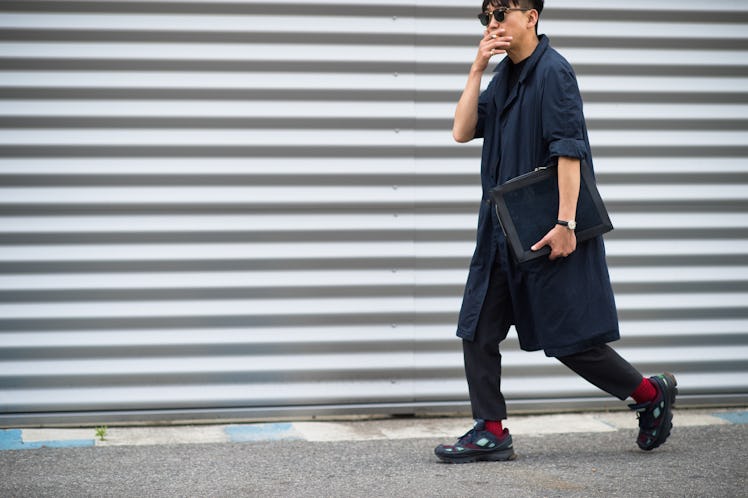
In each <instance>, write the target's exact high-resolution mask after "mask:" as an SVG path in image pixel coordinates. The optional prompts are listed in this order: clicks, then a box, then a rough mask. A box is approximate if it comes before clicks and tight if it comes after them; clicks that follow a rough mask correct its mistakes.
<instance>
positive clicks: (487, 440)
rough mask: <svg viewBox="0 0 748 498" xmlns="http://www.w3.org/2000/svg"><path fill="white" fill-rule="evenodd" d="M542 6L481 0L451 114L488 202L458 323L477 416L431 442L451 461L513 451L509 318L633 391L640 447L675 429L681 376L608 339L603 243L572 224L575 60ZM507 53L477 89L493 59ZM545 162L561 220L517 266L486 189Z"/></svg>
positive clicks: (577, 102)
mask: <svg viewBox="0 0 748 498" xmlns="http://www.w3.org/2000/svg"><path fill="white" fill-rule="evenodd" d="M542 11H543V0H484V2H483V5H482V9H481V14H480V15H479V16H478V18H479V19H480V21H481V23H482V24H483V25H484V26H486V31H485V34H484V36H483V39H482V40H481V42H480V46H479V49H478V54H477V55H476V58H475V61H474V62H473V64H472V66H471V69H470V73H469V75H468V81H467V84H466V86H465V90H464V91H463V93H462V96H461V97H460V100H459V102H458V104H457V109H456V111H455V119H454V126H453V130H452V133H453V136H454V138H455V140H457V141H458V142H468V141H470V140H472V139H474V138H483V150H482V159H481V183H482V187H483V202H482V203H481V208H480V212H479V216H478V233H477V242H476V249H475V253H474V254H473V258H472V261H471V263H470V272H469V275H468V280H467V285H466V287H465V294H464V297H463V302H462V309H461V310H460V317H459V324H458V330H457V335H458V336H459V337H461V338H462V340H463V353H464V361H465V374H466V377H467V382H468V388H469V392H470V403H471V408H472V413H473V418H474V419H475V420H476V423H475V426H474V427H473V428H472V429H471V430H469V431H468V432H467V433H466V434H465V435H463V436H462V437H461V438H459V440H458V441H457V443H455V444H452V445H439V446H438V447H437V448H436V449H435V453H436V455H437V457H438V458H439V459H440V460H442V461H445V462H453V463H466V462H474V461H479V460H497V461H498V460H511V459H513V458H514V457H515V454H514V449H513V446H512V437H511V435H510V434H509V431H508V429H505V428H504V427H503V425H502V420H505V419H506V418H507V412H506V403H505V400H504V397H503V395H502V393H501V388H500V384H501V354H500V352H499V344H500V343H501V342H502V341H503V340H504V339H505V338H506V335H507V332H508V330H509V327H510V326H511V325H515V328H516V330H517V334H518V336H519V342H520V346H521V347H522V349H524V350H528V351H536V350H541V349H542V350H543V351H544V352H545V354H546V355H547V356H551V357H556V358H558V360H559V361H561V362H562V363H563V364H565V365H566V366H567V367H569V368H570V369H572V370H573V371H574V372H576V373H577V374H578V375H580V376H582V377H583V378H585V379H586V380H588V381H589V382H591V383H592V384H594V385H595V386H597V387H599V388H600V389H602V390H604V391H606V392H608V393H609V394H611V395H613V396H616V397H618V398H619V399H621V400H625V399H627V398H629V397H631V398H633V399H634V402H635V404H633V405H630V406H631V407H632V409H634V410H636V411H637V412H638V414H639V429H640V430H639V436H638V438H637V444H638V445H639V447H640V448H642V449H644V450H652V449H654V448H656V447H658V446H660V445H661V444H662V443H664V442H665V440H666V439H667V437H668V436H669V435H670V431H671V428H672V405H673V404H674V403H675V396H676V394H677V388H676V381H675V377H674V376H673V375H672V374H669V373H665V374H662V375H658V376H654V377H650V378H644V377H642V375H641V374H640V373H639V372H638V371H637V370H636V369H635V368H634V367H633V366H631V364H629V363H628V362H627V361H626V360H624V359H623V358H621V357H620V356H619V355H618V354H617V353H616V352H615V351H614V350H613V349H612V348H611V347H610V346H608V344H607V343H609V342H611V341H615V340H617V339H619V331H618V317H617V313H616V308H615V301H614V298H613V290H612V287H611V284H610V278H609V276H608V269H607V263H606V261H605V248H604V245H603V240H602V238H601V237H597V238H594V239H591V240H588V241H586V242H583V243H580V244H577V240H576V237H575V233H574V228H575V226H576V222H575V215H576V207H577V200H578V195H579V185H580V162H581V160H585V161H586V163H587V164H589V165H590V167H592V157H591V153H590V144H589V139H588V137H587V128H586V124H585V120H584V115H583V113H582V100H581V96H580V93H579V88H578V86H577V81H576V76H575V74H574V71H573V69H572V67H571V65H570V64H569V63H568V62H567V61H566V60H565V59H564V58H563V57H562V56H561V55H560V54H559V53H558V52H556V51H555V50H554V49H553V48H551V47H550V43H549V40H548V38H547V37H546V36H544V35H538V33H537V26H538V20H539V18H540V15H541V13H542ZM503 53H506V54H507V57H505V58H504V59H503V60H502V61H501V62H500V63H499V65H498V67H497V69H496V74H495V76H494V77H493V79H492V80H491V83H490V84H489V85H488V88H487V89H486V90H485V91H483V92H481V91H480V84H481V77H482V75H483V73H484V72H485V70H486V68H487V66H488V62H489V59H490V58H491V57H492V56H494V55H496V54H503ZM549 164H557V166H558V167H557V170H558V189H559V206H558V221H557V224H556V225H555V226H554V228H553V229H551V230H550V231H549V232H548V233H547V235H545V236H544V237H543V238H542V239H541V240H539V241H538V242H537V243H536V244H535V245H534V246H533V247H532V250H539V249H540V248H542V247H545V246H548V247H550V249H551V252H550V255H549V257H548V258H538V259H535V260H531V261H529V262H526V263H523V264H521V265H518V264H517V263H515V262H514V261H513V259H512V255H511V254H510V249H509V247H508V244H507V241H506V238H505V237H504V234H503V232H502V230H501V227H500V225H499V221H498V218H497V216H496V214H495V212H494V209H493V208H492V205H491V201H490V191H491V189H493V188H494V187H495V186H496V185H501V184H503V183H505V182H506V181H507V180H510V179H511V178H514V177H516V176H519V175H521V174H524V173H528V172H530V171H532V170H534V169H535V168H536V167H538V166H547V165H549Z"/></svg>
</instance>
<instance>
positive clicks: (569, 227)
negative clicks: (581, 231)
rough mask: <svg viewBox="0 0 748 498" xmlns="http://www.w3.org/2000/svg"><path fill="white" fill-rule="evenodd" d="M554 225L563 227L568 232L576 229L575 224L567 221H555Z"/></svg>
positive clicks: (572, 221)
mask: <svg viewBox="0 0 748 498" xmlns="http://www.w3.org/2000/svg"><path fill="white" fill-rule="evenodd" d="M556 225H562V226H565V227H566V228H568V229H569V230H576V228H577V222H576V221H574V220H569V221H564V220H556Z"/></svg>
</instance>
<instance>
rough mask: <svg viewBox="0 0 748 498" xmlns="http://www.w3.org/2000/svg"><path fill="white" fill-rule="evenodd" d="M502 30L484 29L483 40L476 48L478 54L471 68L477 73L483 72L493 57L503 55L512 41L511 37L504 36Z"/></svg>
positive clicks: (503, 30)
mask: <svg viewBox="0 0 748 498" xmlns="http://www.w3.org/2000/svg"><path fill="white" fill-rule="evenodd" d="M505 32H506V30H505V29H503V28H498V29H490V30H489V29H486V31H485V32H484V33H483V39H482V40H481V41H480V45H479V46H478V54H477V55H476V56H475V62H473V68H474V69H476V70H478V71H481V72H483V71H485V70H486V66H488V60H489V59H490V58H491V57H493V56H494V55H499V54H505V53H506V49H507V48H509V44H510V43H511V41H512V37H511V36H505V35H504V33H505Z"/></svg>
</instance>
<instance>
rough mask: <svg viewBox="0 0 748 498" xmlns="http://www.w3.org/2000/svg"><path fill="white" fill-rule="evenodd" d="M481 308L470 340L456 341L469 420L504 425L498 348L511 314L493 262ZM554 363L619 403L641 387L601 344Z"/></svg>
mask: <svg viewBox="0 0 748 498" xmlns="http://www.w3.org/2000/svg"><path fill="white" fill-rule="evenodd" d="M497 259H498V258H497ZM483 303H484V304H483V308H482V309H481V313H480V317H479V318H478V325H477V328H476V332H475V337H474V339H473V340H472V341H467V340H463V341H462V347H463V355H464V361H465V376H466V378H467V383H468V389H469V392H470V405H471V408H472V412H473V418H475V419H483V420H504V419H506V418H507V410H506V401H505V399H504V395H503V394H502V393H501V353H500V343H501V342H502V341H503V340H504V339H505V338H506V336H507V333H508V332H509V327H510V326H511V324H512V322H513V314H512V302H511V296H510V295H509V287H508V285H507V278H506V274H505V273H504V272H503V270H502V269H501V266H500V264H499V263H498V261H497V262H496V264H494V267H493V269H492V271H491V279H490V285H489V288H488V293H487V294H486V298H485V299H484V301H483ZM557 359H558V360H559V361H560V362H561V363H563V364H564V365H566V366H567V367H568V368H570V369H571V370H573V371H574V372H575V373H577V374H578V375H579V376H581V377H582V378H584V379H585V380H587V381H588V382H590V383H591V384H593V385H595V386H597V387H598V388H600V389H602V390H603V391H605V392H607V393H609V394H611V395H613V396H615V397H617V398H619V399H621V400H625V399H626V398H628V397H629V396H630V395H631V393H633V392H634V391H635V390H636V388H637V387H638V386H639V384H640V383H641V381H642V375H641V373H639V371H638V370H636V369H635V368H634V367H633V366H632V365H631V364H630V363H629V362H627V361H626V360H625V359H623V358H622V357H621V356H620V355H619V354H618V353H616V352H615V350H614V349H613V348H611V347H610V346H608V345H607V344H601V345H598V346H594V347H591V348H590V349H587V350H585V351H582V352H580V353H575V354H572V355H569V356H563V357H558V358H557Z"/></svg>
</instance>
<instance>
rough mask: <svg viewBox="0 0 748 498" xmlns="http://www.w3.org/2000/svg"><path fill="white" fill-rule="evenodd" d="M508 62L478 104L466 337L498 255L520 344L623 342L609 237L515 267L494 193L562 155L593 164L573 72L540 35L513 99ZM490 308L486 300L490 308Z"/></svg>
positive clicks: (551, 348) (551, 346)
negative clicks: (476, 202)
mask: <svg viewBox="0 0 748 498" xmlns="http://www.w3.org/2000/svg"><path fill="white" fill-rule="evenodd" d="M510 64H511V61H510V60H509V58H508V57H506V58H504V60H502V61H501V62H500V63H499V65H498V67H497V69H496V74H495V76H494V78H493V79H492V81H491V83H490V84H489V86H488V88H487V89H486V90H485V91H483V92H482V93H481V96H480V98H479V103H478V116H479V118H478V126H477V129H476V133H475V136H476V138H481V137H482V138H483V139H484V140H483V152H482V160H481V184H482V187H483V202H481V206H480V211H479V214H478V233H477V241H476V248H475V253H474V254H473V258H472V261H471V263H470V272H469V275H468V280H467V285H466V287H465V294H464V297H463V301H462V309H461V310H460V317H459V323H458V329H457V335H458V336H459V337H462V338H463V339H466V340H469V341H472V340H473V338H474V336H475V330H476V326H477V322H478V317H479V315H480V311H481V308H482V306H483V305H484V299H485V296H486V291H487V289H488V286H489V276H490V274H491V268H492V265H493V264H494V261H495V259H496V258H499V259H500V264H501V265H502V269H503V270H504V271H505V272H506V274H507V276H508V281H509V291H510V295H511V298H512V308H513V309H512V310H508V311H510V312H512V313H513V317H514V321H513V323H514V325H515V328H516V330H517V334H518V336H519V341H520V346H521V348H522V349H524V350H527V351H536V350H540V349H542V350H544V351H545V354H546V355H548V356H566V355H569V354H574V353H578V352H581V351H584V350H586V349H588V348H589V347H591V346H594V345H598V344H602V343H606V342H610V341H614V340H617V339H618V338H619V332H618V317H617V314H616V306H615V301H614V298H613V290H612V288H611V284H610V278H609V276H608V268H607V264H606V261H605V248H604V245H603V240H602V237H597V238H595V239H592V240H590V241H587V242H584V243H579V244H577V249H576V251H574V252H573V253H572V254H571V255H569V256H568V257H567V258H560V259H557V260H555V261H550V260H549V259H548V258H545V257H543V258H537V259H535V260H532V261H530V262H526V263H523V264H521V265H518V264H516V263H515V262H514V261H513V259H512V256H511V254H510V253H509V247H508V245H507V242H506V239H505V237H504V234H503V232H502V230H501V228H500V225H499V222H498V218H497V216H496V213H495V210H494V209H493V205H492V203H491V201H490V191H491V189H492V188H494V187H495V186H496V185H499V184H503V183H505V182H506V181H507V180H509V179H511V178H514V177H516V176H518V175H521V174H524V173H528V172H530V171H532V170H533V169H535V168H536V167H538V166H545V165H548V164H549V163H551V162H552V161H553V160H554V158H558V157H559V156H567V157H574V158H580V159H582V158H585V159H586V160H587V162H588V164H589V165H590V167H592V157H591V154H590V144H589V139H588V137H587V127H586V124H585V120H584V115H583V113H582V98H581V95H580V93H579V88H578V86H577V81H576V76H575V74H574V70H573V69H572V67H571V65H570V64H569V63H568V62H567V61H566V59H564V58H563V57H562V56H561V55H560V54H559V53H558V52H556V51H555V50H554V49H553V48H551V47H550V45H549V40H548V38H547V37H546V36H544V35H541V36H540V40H539V44H538V46H537V48H536V49H535V51H534V52H533V54H532V55H531V56H530V57H529V59H527V62H526V63H525V65H524V67H523V69H522V72H521V73H520V76H519V80H518V83H517V84H516V85H515V87H514V89H513V90H512V92H511V94H509V95H507V93H508V92H507V85H508V76H509V68H510ZM490 304H491V303H485V305H490Z"/></svg>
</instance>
